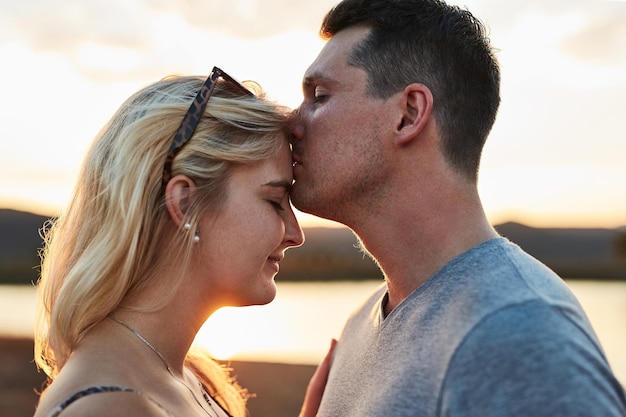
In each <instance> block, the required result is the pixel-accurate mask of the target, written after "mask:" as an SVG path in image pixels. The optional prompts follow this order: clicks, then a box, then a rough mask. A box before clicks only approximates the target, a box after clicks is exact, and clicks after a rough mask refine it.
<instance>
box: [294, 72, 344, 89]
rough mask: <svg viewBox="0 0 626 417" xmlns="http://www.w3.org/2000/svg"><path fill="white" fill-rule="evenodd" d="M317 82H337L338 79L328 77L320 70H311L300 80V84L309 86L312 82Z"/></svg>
mask: <svg viewBox="0 0 626 417" xmlns="http://www.w3.org/2000/svg"><path fill="white" fill-rule="evenodd" d="M319 82H323V83H326V84H339V81H337V80H335V79H334V78H330V77H329V76H327V75H324V74H322V73H321V72H313V73H311V74H308V75H306V76H305V77H304V79H303V80H302V86H304V87H310V86H312V85H313V84H316V83H319Z"/></svg>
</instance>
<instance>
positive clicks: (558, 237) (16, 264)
mask: <svg viewBox="0 0 626 417" xmlns="http://www.w3.org/2000/svg"><path fill="white" fill-rule="evenodd" d="M47 220H48V218H46V217H45V216H39V215H35V214H31V213H24V212H18V211H14V210H2V209H0V283H30V282H34V281H35V280H36V279H37V277H38V272H37V267H38V265H39V258H38V255H37V253H38V249H39V248H41V246H42V244H43V243H42V239H41V237H40V236H39V229H41V228H42V226H43V225H44V223H45V222H46V221H47ZM496 229H497V230H498V232H499V233H500V234H502V235H503V236H505V237H507V238H508V239H510V240H511V241H513V242H515V243H517V244H518V245H520V246H521V247H522V248H523V249H524V250H526V251H527V252H528V253H530V254H531V255H533V256H535V257H536V258H538V259H539V260H541V261H543V262H544V263H546V264H547V265H548V266H549V267H551V268H552V269H554V270H555V271H556V272H557V273H559V275H561V276H562V277H564V278H572V279H575V278H587V279H619V280H626V228H621V229H550V228H533V227H528V226H525V225H523V224H519V223H504V224H501V225H497V226H496ZM304 232H305V235H306V242H305V244H304V245H303V246H302V247H300V248H296V249H290V250H289V251H288V253H287V257H286V258H285V259H284V260H283V261H282V262H281V272H280V274H279V276H278V279H279V280H282V281H308V280H326V281H327V280H340V279H341V280H346V279H347V280H362V279H373V278H381V277H382V274H381V272H380V270H379V269H378V267H377V266H376V264H375V262H374V261H373V260H372V259H371V258H370V257H369V256H367V255H365V254H364V253H363V252H361V251H360V250H359V249H358V246H357V239H356V237H355V236H354V234H353V233H352V231H350V230H349V229H347V228H305V230H304Z"/></svg>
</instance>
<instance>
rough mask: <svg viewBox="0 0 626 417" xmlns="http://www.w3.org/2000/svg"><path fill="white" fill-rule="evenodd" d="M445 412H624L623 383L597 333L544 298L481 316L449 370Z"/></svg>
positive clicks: (612, 415)
mask: <svg viewBox="0 0 626 417" xmlns="http://www.w3.org/2000/svg"><path fill="white" fill-rule="evenodd" d="M438 408H439V413H438V415H440V416H447V417H456V416H464V417H465V416H467V417H469V416H476V417H496V416H498V417H500V416H507V417H515V416H532V417H543V416H545V417H548V416H550V417H558V416H564V417H565V416H567V417H576V416H580V417H583V416H585V417H589V416H594V417H600V416H603V417H624V416H626V399H625V395H624V389H623V387H622V386H621V385H620V383H619V382H618V381H617V380H616V378H615V377H614V375H613V373H612V372H611V370H610V368H609V365H608V363H607V361H606V359H605V357H604V354H603V353H602V351H601V350H600V348H599V347H598V345H597V343H596V342H595V339H594V337H593V336H591V335H588V334H586V333H585V331H583V330H582V329H581V328H579V327H578V326H577V325H576V324H575V323H574V322H573V321H571V320H570V319H569V318H568V316H567V315H566V314H563V312H561V311H560V310H559V309H558V308H556V307H553V306H549V305H547V304H545V303H543V302H540V301H534V302H528V303H524V304H520V305H516V306H513V307H507V308H506V309H503V310H500V311H498V312H496V313H493V314H492V315H490V316H489V317H487V318H485V319H483V320H482V322H481V323H479V325H477V326H476V327H475V328H474V329H473V330H472V331H471V332H470V333H469V334H468V336H467V337H466V338H465V340H464V341H463V342H462V343H461V344H460V346H459V348H458V349H457V351H456V352H455V354H454V356H453V358H452V360H451V362H450V365H449V368H448V370H447V372H446V377H445V379H444V382H443V385H442V388H441V395H440V398H439V406H438Z"/></svg>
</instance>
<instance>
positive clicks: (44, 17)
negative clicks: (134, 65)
mask: <svg viewBox="0 0 626 417" xmlns="http://www.w3.org/2000/svg"><path fill="white" fill-rule="evenodd" d="M1 19H2V24H3V26H5V27H8V28H10V30H11V31H10V32H9V30H5V31H4V38H5V40H6V38H7V37H9V36H10V37H12V38H13V39H19V40H21V41H24V42H26V43H27V44H28V46H29V47H30V48H32V49H33V50H35V51H37V52H55V53H67V52H72V51H74V50H75V49H76V48H78V47H79V46H80V45H81V44H83V43H84V42H93V43H99V44H103V45H107V46H110V47H124V48H133V49H134V48H137V49H140V48H144V47H146V46H147V45H148V44H149V43H150V39H149V37H148V36H146V33H149V31H148V30H147V29H148V22H149V19H148V16H146V15H145V12H144V11H143V10H142V8H141V7H140V5H138V4H137V3H133V2H127V1H124V0H110V1H81V0H64V1H54V0H29V1H26V2H3V5H2V18H1Z"/></svg>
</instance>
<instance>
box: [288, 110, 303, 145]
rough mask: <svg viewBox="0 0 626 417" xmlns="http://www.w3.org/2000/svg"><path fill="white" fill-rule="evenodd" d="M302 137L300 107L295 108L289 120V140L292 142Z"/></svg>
mask: <svg viewBox="0 0 626 417" xmlns="http://www.w3.org/2000/svg"><path fill="white" fill-rule="evenodd" d="M303 137H304V125H303V123H302V115H301V114H300V108H299V107H298V108H297V109H295V110H294V111H293V112H292V113H291V116H290V120H289V142H291V143H294V142H297V141H299V140H301V139H302V138H303Z"/></svg>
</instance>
